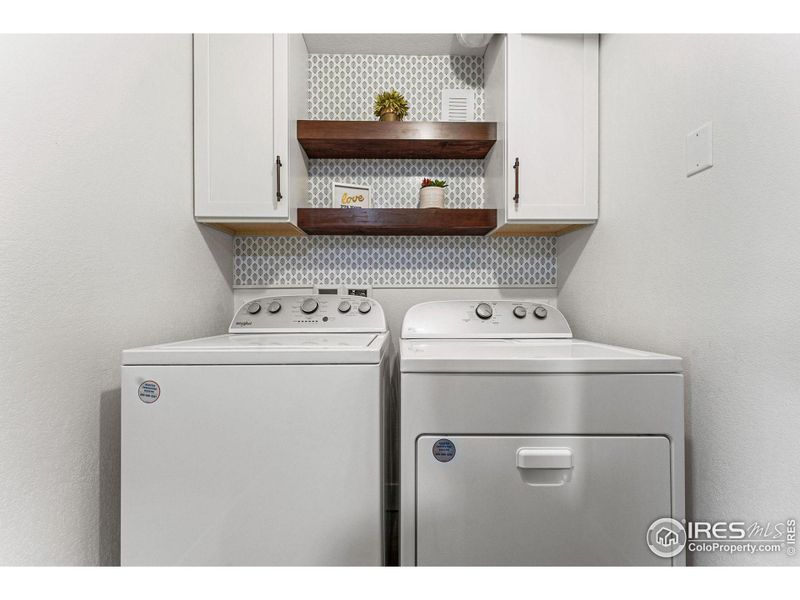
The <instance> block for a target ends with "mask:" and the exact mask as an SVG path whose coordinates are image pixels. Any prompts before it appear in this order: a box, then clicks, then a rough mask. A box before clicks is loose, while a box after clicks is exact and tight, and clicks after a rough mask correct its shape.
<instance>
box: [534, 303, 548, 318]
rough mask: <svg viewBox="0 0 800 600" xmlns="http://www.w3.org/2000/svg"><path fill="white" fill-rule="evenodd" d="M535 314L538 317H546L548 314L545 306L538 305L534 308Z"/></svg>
mask: <svg viewBox="0 0 800 600" xmlns="http://www.w3.org/2000/svg"><path fill="white" fill-rule="evenodd" d="M533 316H534V317H536V318H537V319H544V318H545V317H546V316H547V309H546V308H545V307H544V306H537V307H536V308H534V309H533Z"/></svg>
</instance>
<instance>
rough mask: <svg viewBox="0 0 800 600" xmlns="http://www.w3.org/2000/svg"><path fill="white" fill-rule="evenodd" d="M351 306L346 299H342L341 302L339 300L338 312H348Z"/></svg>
mask: <svg viewBox="0 0 800 600" xmlns="http://www.w3.org/2000/svg"><path fill="white" fill-rule="evenodd" d="M351 308H352V306H351V305H350V303H349V302H348V301H347V300H342V301H341V302H339V312H340V313H348V312H350V309H351Z"/></svg>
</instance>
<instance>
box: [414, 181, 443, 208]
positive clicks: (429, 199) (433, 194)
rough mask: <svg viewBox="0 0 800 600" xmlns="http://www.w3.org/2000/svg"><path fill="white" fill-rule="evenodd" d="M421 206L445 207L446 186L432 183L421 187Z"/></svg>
mask: <svg viewBox="0 0 800 600" xmlns="http://www.w3.org/2000/svg"><path fill="white" fill-rule="evenodd" d="M419 208H444V188H441V187H435V186H432V185H431V186H428V187H424V188H420V190H419Z"/></svg>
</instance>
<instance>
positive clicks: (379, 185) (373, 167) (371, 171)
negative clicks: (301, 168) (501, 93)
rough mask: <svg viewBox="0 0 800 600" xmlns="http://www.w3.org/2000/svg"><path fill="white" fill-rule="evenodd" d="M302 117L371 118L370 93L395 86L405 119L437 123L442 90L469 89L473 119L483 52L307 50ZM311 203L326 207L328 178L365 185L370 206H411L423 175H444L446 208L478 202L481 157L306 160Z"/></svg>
mask: <svg viewBox="0 0 800 600" xmlns="http://www.w3.org/2000/svg"><path fill="white" fill-rule="evenodd" d="M308 80H309V86H308V88H309V97H308V109H309V118H310V119H333V120H353V121H374V120H375V116H374V115H373V114H372V103H373V99H374V97H375V94H377V93H379V92H382V91H384V90H388V89H391V88H395V89H396V90H397V91H399V92H400V93H401V94H403V95H404V96H405V98H406V100H407V101H408V106H409V110H408V115H407V116H406V118H405V120H407V121H439V120H441V116H442V115H441V112H442V90H443V89H447V88H468V89H471V90H473V91H474V92H475V103H474V106H473V108H474V111H475V120H476V121H482V120H483V114H484V104H483V103H484V99H483V97H484V93H483V57H481V56H386V55H366V54H311V55H310V56H309V57H308ZM310 167H311V168H310V171H309V185H310V188H311V189H310V193H311V204H312V206H316V207H325V206H331V205H332V202H333V199H332V184H333V183H334V182H341V183H354V184H357V185H368V186H370V194H371V196H372V206H373V207H374V208H385V207H392V208H413V207H415V206H417V202H418V201H419V184H420V181H422V179H423V178H424V177H429V178H431V179H446V180H447V183H448V187H447V192H446V206H448V207H451V208H480V207H482V206H484V199H485V193H484V185H483V171H484V169H483V161H482V160H394V159H384V160H354V159H346V160H341V159H320V160H312V161H311V165H310Z"/></svg>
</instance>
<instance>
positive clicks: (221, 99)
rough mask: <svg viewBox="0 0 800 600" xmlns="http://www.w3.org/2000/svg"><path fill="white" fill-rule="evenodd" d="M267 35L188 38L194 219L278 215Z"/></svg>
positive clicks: (282, 215)
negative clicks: (191, 52) (191, 71)
mask: <svg viewBox="0 0 800 600" xmlns="http://www.w3.org/2000/svg"><path fill="white" fill-rule="evenodd" d="M273 73H274V48H273V35H272V34H259V35H239V34H237V35H225V34H219V35H217V34H215V35H195V36H194V152H195V200H194V210H195V217H196V218H197V219H198V220H200V221H215V220H221V221H224V220H232V219H234V220H235V219H266V220H272V219H275V220H282V219H286V218H287V217H288V214H289V212H288V208H287V202H286V201H283V202H281V201H280V200H279V198H278V197H277V187H276V177H277V175H278V174H277V172H276V154H277V153H276V152H275V141H274V93H273V92H274V89H273V87H274V86H273Z"/></svg>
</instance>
